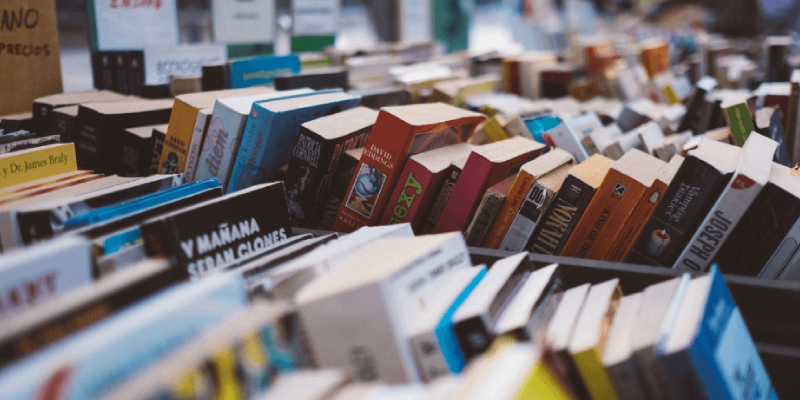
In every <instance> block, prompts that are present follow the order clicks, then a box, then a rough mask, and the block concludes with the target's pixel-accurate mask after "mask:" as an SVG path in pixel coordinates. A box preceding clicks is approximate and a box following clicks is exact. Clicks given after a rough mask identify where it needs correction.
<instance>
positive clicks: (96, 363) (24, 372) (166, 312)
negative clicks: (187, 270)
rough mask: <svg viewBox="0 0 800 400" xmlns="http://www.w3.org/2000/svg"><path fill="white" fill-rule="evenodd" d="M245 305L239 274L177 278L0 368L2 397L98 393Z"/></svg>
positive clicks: (19, 399)
mask: <svg viewBox="0 0 800 400" xmlns="http://www.w3.org/2000/svg"><path fill="white" fill-rule="evenodd" d="M247 305H248V298H247V295H246V293H245V291H244V289H243V281H242V279H241V277H239V276H235V275H232V274H218V275H217V276H214V277H213V278H209V279H204V280H202V281H200V282H192V283H188V282H186V283H181V284H178V285H176V286H173V287H171V288H169V289H167V290H165V291H163V292H161V293H159V294H157V295H155V296H153V297H150V298H148V299H146V300H144V301H142V302H140V303H137V304H135V305H133V306H131V307H129V308H127V309H125V310H123V311H120V312H119V313H117V314H116V315H114V316H112V317H110V318H108V319H106V320H104V321H102V322H100V323H98V324H96V325H93V326H91V327H89V328H86V329H85V330H83V331H80V332H78V333H76V334H74V335H72V336H70V337H69V338H67V339H65V340H63V341H61V342H59V343H56V344H54V345H52V346H50V347H48V348H46V349H44V350H42V351H41V352H39V353H37V354H34V355H32V356H30V357H28V358H25V359H23V360H21V361H20V362H18V363H16V364H13V365H11V366H9V367H6V368H4V369H2V370H0V399H3V400H23V399H61V400H77V399H97V398H99V397H100V396H102V395H103V394H105V393H107V392H108V391H109V390H111V389H113V388H114V387H116V386H117V385H119V384H121V383H123V382H125V380H127V379H130V378H131V377H133V376H135V375H136V374H138V373H141V372H142V371H144V370H145V369H146V368H148V367H149V366H152V365H154V364H155V363H157V362H159V361H160V360H162V359H164V358H165V357H167V356H168V355H169V354H171V353H173V352H175V351H176V350H178V349H180V348H181V346H182V345H184V344H186V343H189V342H190V341H191V340H192V339H194V338H196V337H198V336H199V335H201V334H202V333H204V332H206V331H208V330H209V329H211V328H213V327H215V326H219V325H220V324H221V323H223V322H224V321H226V320H227V319H228V318H230V316H231V315H234V314H236V313H237V312H240V311H241V310H244V309H245V308H246V307H247Z"/></svg>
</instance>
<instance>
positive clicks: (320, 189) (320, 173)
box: [285, 107, 378, 228]
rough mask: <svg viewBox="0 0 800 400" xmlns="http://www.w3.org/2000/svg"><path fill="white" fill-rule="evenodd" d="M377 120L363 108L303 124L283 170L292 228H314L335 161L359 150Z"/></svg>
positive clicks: (326, 193)
mask: <svg viewBox="0 0 800 400" xmlns="http://www.w3.org/2000/svg"><path fill="white" fill-rule="evenodd" d="M377 116H378V112H377V111H373V110H371V109H368V108H366V107H357V108H354V109H350V110H345V111H342V112H339V113H335V114H332V115H329V116H327V117H322V118H317V119H315V120H313V121H309V122H306V123H303V124H302V125H301V126H300V133H299V137H298V140H297V144H296V145H295V148H294V151H293V152H292V158H291V160H290V161H289V166H288V169H287V179H286V181H285V183H286V186H287V188H288V189H287V201H288V203H289V214H290V216H291V217H292V223H293V224H294V225H295V226H306V227H309V228H310V227H316V224H315V221H319V220H320V219H321V217H322V215H321V214H322V213H323V211H324V209H320V208H319V207H318V206H317V205H319V204H320V203H321V202H322V201H324V200H325V199H327V198H328V191H329V189H330V188H331V184H332V182H333V179H334V176H335V174H336V172H337V168H338V164H339V160H340V158H341V156H342V154H344V152H346V151H347V150H351V149H354V148H361V147H363V146H364V143H365V142H366V140H367V137H369V132H370V130H371V129H372V126H373V125H374V123H375V120H376V118H377Z"/></svg>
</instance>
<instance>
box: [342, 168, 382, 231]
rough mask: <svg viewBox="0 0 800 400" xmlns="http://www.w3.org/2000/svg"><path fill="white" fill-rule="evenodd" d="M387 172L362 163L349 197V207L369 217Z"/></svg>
mask: <svg viewBox="0 0 800 400" xmlns="http://www.w3.org/2000/svg"><path fill="white" fill-rule="evenodd" d="M384 183H386V174H384V173H381V171H379V170H378V169H377V168H375V167H373V166H372V165H369V164H366V163H364V164H361V168H359V170H358V174H357V175H356V183H355V185H353V189H352V190H350V195H349V196H348V197H347V208H349V209H351V210H353V211H355V212H357V213H359V214H361V215H363V216H364V217H367V218H369V217H370V216H372V211H373V210H374V209H375V202H376V201H377V200H378V196H380V194H381V190H382V189H383V184H384Z"/></svg>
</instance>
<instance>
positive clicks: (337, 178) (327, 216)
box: [311, 147, 364, 230]
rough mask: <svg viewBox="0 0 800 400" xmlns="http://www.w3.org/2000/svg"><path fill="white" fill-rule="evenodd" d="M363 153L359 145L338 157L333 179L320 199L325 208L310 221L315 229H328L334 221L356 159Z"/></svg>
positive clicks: (354, 168) (356, 164)
mask: <svg viewBox="0 0 800 400" xmlns="http://www.w3.org/2000/svg"><path fill="white" fill-rule="evenodd" d="M363 153H364V148H363V147H359V148H356V149H350V150H345V151H344V152H343V153H342V154H341V155H340V158H339V165H338V166H337V167H336V171H335V172H334V175H333V179H332V180H331V185H330V188H329V189H328V195H327V196H326V198H325V199H324V200H323V201H322V203H321V204H324V207H325V209H324V210H322V211H321V212H320V213H319V214H318V215H319V218H318V219H317V220H315V221H313V222H312V223H311V225H312V226H314V227H316V228H317V229H322V230H330V229H331V228H332V227H333V223H334V222H335V221H336V214H337V213H338V212H339V207H341V205H342V202H344V197H345V196H346V195H347V189H348V188H349V186H350V180H351V179H352V178H353V175H355V173H356V167H357V166H358V161H359V160H360V159H361V154H363Z"/></svg>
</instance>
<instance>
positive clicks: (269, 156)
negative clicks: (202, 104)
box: [226, 89, 361, 193]
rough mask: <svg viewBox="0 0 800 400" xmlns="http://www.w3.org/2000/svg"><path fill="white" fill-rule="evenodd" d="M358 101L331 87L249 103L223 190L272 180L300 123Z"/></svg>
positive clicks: (287, 155) (292, 146)
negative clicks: (298, 95)
mask: <svg viewBox="0 0 800 400" xmlns="http://www.w3.org/2000/svg"><path fill="white" fill-rule="evenodd" d="M360 102H361V97H359V96H354V95H351V94H347V93H345V92H342V91H341V90H339V89H332V90H325V91H320V92H316V93H314V94H312V95H308V96H302V97H296V98H291V99H284V100H273V101H269V102H256V103H253V108H252V110H251V111H250V116H249V117H248V118H247V125H246V126H245V130H244V135H243V136H242V140H241V143H240V145H239V151H238V155H237V156H236V162H235V164H234V166H233V170H232V172H231V175H230V179H229V181H228V186H227V190H226V193H232V192H234V191H237V190H241V189H244V188H248V187H250V186H253V185H256V184H259V183H264V182H270V181H272V180H273V179H274V176H275V173H276V172H277V171H278V170H279V169H280V168H281V167H282V166H284V165H287V164H289V161H290V160H291V158H292V152H293V150H294V149H295V145H296V144H297V140H298V138H299V136H300V125H302V124H303V123H306V122H308V121H311V120H314V119H317V118H319V117H323V116H326V115H331V114H334V113H337V112H339V111H342V110H347V109H350V108H354V107H358V105H359V104H360ZM287 189H288V188H287Z"/></svg>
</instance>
